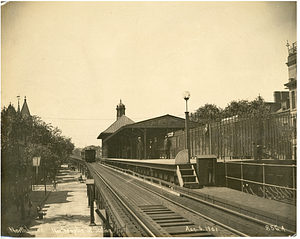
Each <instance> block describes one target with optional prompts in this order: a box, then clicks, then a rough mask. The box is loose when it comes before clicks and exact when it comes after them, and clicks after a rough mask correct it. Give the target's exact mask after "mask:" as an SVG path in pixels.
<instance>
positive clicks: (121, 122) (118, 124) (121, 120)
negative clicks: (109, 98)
mask: <svg viewBox="0 0 300 239" xmlns="http://www.w3.org/2000/svg"><path fill="white" fill-rule="evenodd" d="M133 123H134V121H133V120H131V119H129V118H128V117H127V116H126V115H122V116H121V117H120V118H119V119H118V120H117V121H115V122H114V123H113V124H112V125H111V126H109V127H108V128H107V129H106V130H104V131H103V132H102V133H100V134H99V136H98V137H97V139H103V138H104V137H106V136H108V135H110V134H113V133H115V132H116V131H117V130H118V129H120V128H121V127H123V126H125V125H128V124H133Z"/></svg>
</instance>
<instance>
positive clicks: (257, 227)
mask: <svg viewBox="0 0 300 239" xmlns="http://www.w3.org/2000/svg"><path fill="white" fill-rule="evenodd" d="M115 169H116V170H117V168H115ZM140 176H141V177H143V176H142V175H140ZM144 178H145V177H144ZM135 182H136V183H138V184H140V185H143V186H144V187H147V188H148V189H152V190H153V191H156V192H158V193H159V194H163V195H164V196H165V197H167V198H169V199H171V200H172V201H173V202H174V201H176V202H177V203H178V204H180V205H181V206H185V207H186V210H191V211H192V212H194V213H196V214H198V215H199V216H201V217H204V218H207V219H208V220H211V221H213V222H214V223H215V224H216V225H220V226H221V227H225V228H227V229H228V230H232V229H233V228H234V229H235V230H232V232H233V233H236V234H237V235H240V236H247V235H249V236H293V235H295V234H296V232H295V230H296V229H295V228H293V227H292V226H291V227H290V228H287V227H284V226H282V225H276V223H275V222H274V223H275V224H272V223H270V221H271V220H270V219H268V220H269V221H268V222H266V221H264V220H260V219H257V218H254V217H251V216H249V215H245V214H242V213H239V212H237V211H234V210H231V209H228V208H226V207H222V206H220V205H216V204H213V203H210V202H207V201H205V200H202V199H201V197H200V196H199V195H197V192H195V191H193V190H190V189H186V188H182V187H179V186H176V185H172V184H171V183H166V182H164V184H166V185H169V186H170V187H173V188H174V190H172V192H177V195H178V194H180V196H181V197H178V196H174V193H168V192H167V190H158V189H157V186H156V185H155V184H145V183H143V181H141V180H136V181H135ZM164 188H165V187H164ZM200 211H201V213H200ZM272 220H273V221H275V220H276V219H272ZM224 225H225V226H224ZM226 226H227V227H226ZM293 229H294V230H293Z"/></svg>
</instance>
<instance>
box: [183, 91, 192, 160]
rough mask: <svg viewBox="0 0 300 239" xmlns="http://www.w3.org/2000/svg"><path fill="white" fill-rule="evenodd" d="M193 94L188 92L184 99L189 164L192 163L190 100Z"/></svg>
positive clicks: (185, 93) (184, 93) (184, 94)
mask: <svg viewBox="0 0 300 239" xmlns="http://www.w3.org/2000/svg"><path fill="white" fill-rule="evenodd" d="M190 96H191V94H190V92H188V91H185V92H183V94H182V97H183V99H184V100H185V102H186V104H185V132H186V149H187V150H188V163H190V158H191V157H190V156H191V151H190V120H189V111H188V100H189V98H190Z"/></svg>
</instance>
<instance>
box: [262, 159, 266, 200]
mask: <svg viewBox="0 0 300 239" xmlns="http://www.w3.org/2000/svg"><path fill="white" fill-rule="evenodd" d="M262 167H263V168H262V171H263V178H262V180H263V197H264V198H265V197H266V185H265V183H266V177H265V164H264V163H263V164H262Z"/></svg>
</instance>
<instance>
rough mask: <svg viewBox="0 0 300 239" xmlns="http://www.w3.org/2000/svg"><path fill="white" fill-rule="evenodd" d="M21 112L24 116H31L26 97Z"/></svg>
mask: <svg viewBox="0 0 300 239" xmlns="http://www.w3.org/2000/svg"><path fill="white" fill-rule="evenodd" d="M21 114H22V115H24V116H30V112H29V108H28V105H27V102H26V98H25V99H24V104H23V106H22V110H21Z"/></svg>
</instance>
